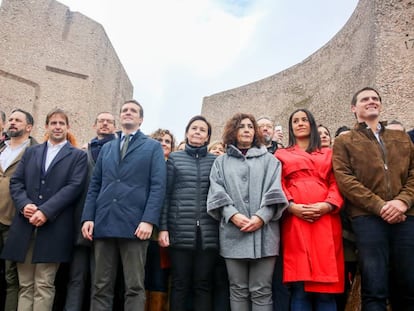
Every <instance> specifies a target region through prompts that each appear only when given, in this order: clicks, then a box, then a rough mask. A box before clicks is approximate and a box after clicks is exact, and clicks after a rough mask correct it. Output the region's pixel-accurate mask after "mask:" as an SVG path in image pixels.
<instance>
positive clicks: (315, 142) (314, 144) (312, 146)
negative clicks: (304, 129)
mask: <svg viewBox="0 0 414 311" xmlns="http://www.w3.org/2000/svg"><path fill="white" fill-rule="evenodd" d="M300 111H302V112H304V113H305V114H306V117H307V118H308V121H309V125H310V137H309V146H308V148H306V152H307V153H311V152H313V151H316V150H318V149H321V138H320V136H319V133H318V126H317V125H316V121H315V118H314V116H313V114H312V113H311V112H310V111H309V110H307V109H304V108H300V109H296V110H295V111H293V112H292V114H291V115H290V117H289V145H288V148H289V147H293V146H294V145H296V137H295V135H294V134H293V126H292V119H293V116H294V115H295V113H297V112H300Z"/></svg>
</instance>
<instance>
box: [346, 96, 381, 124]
mask: <svg viewBox="0 0 414 311" xmlns="http://www.w3.org/2000/svg"><path fill="white" fill-rule="evenodd" d="M351 110H352V112H353V113H354V114H355V116H356V118H357V120H358V122H364V121H365V122H370V121H371V122H372V121H376V120H378V119H379V115H380V113H381V111H382V103H381V102H380V100H379V97H378V94H377V93H376V92H374V91H372V90H367V91H362V92H361V93H359V94H358V96H357V101H356V104H355V105H354V106H351Z"/></svg>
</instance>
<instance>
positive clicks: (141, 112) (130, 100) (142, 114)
mask: <svg viewBox="0 0 414 311" xmlns="http://www.w3.org/2000/svg"><path fill="white" fill-rule="evenodd" d="M128 103H133V104H135V105H137V106H138V107H139V117H140V118H143V117H144V108H142V105H141V104H140V103H139V102H138V101H137V100H135V99H129V100H126V101H124V103H123V104H122V106H121V109H120V111H119V112H121V110H122V107H123V106H124V105H125V104H128Z"/></svg>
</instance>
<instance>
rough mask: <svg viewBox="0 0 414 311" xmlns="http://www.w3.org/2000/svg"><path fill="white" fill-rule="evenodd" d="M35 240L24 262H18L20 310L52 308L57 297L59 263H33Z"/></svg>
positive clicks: (38, 310) (45, 309) (34, 310)
mask: <svg viewBox="0 0 414 311" xmlns="http://www.w3.org/2000/svg"><path fill="white" fill-rule="evenodd" d="M33 245H34V240H32V241H31V243H30V246H29V249H28V251H27V254H26V259H25V262H24V263H17V273H18V274H19V284H20V289H19V302H18V307H17V310H18V311H29V310H33V311H48V310H52V307H53V300H54V298H55V285H54V282H55V276H56V272H57V270H58V268H59V263H36V264H32V263H31V261H32V254H33Z"/></svg>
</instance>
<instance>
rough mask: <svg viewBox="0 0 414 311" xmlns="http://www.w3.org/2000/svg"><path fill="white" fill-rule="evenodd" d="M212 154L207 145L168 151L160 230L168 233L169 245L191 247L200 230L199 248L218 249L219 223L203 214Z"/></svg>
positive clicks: (205, 213) (212, 160)
mask: <svg viewBox="0 0 414 311" xmlns="http://www.w3.org/2000/svg"><path fill="white" fill-rule="evenodd" d="M215 158H216V156H215V155H213V154H211V153H208V152H207V146H203V147H199V148H195V147H192V146H189V145H186V147H185V150H183V151H177V152H173V153H171V154H170V156H169V158H168V161H167V193H166V199H165V204H164V208H163V210H162V213H161V219H160V230H161V231H164V230H167V231H168V232H169V238H170V246H171V247H174V248H184V249H194V248H195V247H196V242H197V230H200V231H199V232H200V237H201V247H202V249H218V225H219V223H218V222H217V221H216V220H214V219H213V218H212V217H211V216H210V215H208V214H207V207H206V202H207V194H208V189H209V187H210V178H209V177H210V170H211V167H212V165H213V162H214V160H215Z"/></svg>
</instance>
